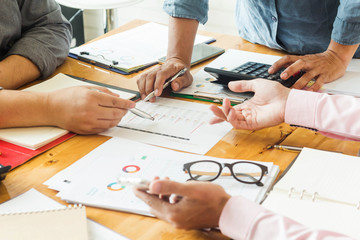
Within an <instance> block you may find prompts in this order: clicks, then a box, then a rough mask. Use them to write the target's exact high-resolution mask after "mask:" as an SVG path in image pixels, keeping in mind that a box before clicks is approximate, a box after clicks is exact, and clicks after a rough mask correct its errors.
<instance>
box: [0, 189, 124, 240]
mask: <svg viewBox="0 0 360 240" xmlns="http://www.w3.org/2000/svg"><path fill="white" fill-rule="evenodd" d="M64 208H66V206H64V205H62V204H60V203H58V202H56V201H54V200H52V199H51V198H49V197H47V196H45V195H43V194H42V193H40V192H38V191H37V190H35V189H30V190H29V191H27V192H25V193H23V194H21V195H19V196H17V197H15V198H13V199H11V200H9V201H7V202H4V203H2V204H0V214H1V213H19V212H33V211H52V210H56V209H64ZM40 227H41V226H40ZM19 228H20V226H19ZM87 229H88V236H89V240H126V239H128V238H126V237H124V236H122V235H120V234H118V233H116V232H114V231H113V230H111V229H108V228H107V227H104V226H102V225H100V224H98V223H96V222H94V221H92V220H90V219H87Z"/></svg>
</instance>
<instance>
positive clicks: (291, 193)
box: [288, 187, 360, 208]
mask: <svg viewBox="0 0 360 240" xmlns="http://www.w3.org/2000/svg"><path fill="white" fill-rule="evenodd" d="M294 191H295V188H293V187H292V188H290V190H289V193H288V197H289V198H291V197H292V195H293V193H294ZM305 193H306V190H305V189H303V190H302V191H301V192H300V197H299V198H300V200H302V199H303V198H304V196H305ZM318 196H319V193H318V192H314V193H313V194H312V195H311V201H312V202H315V200H316V199H317V197H318ZM359 208H360V202H359Z"/></svg>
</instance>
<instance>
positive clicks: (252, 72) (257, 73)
mask: <svg viewBox="0 0 360 240" xmlns="http://www.w3.org/2000/svg"><path fill="white" fill-rule="evenodd" d="M270 67H271V65H269V64H264V63H258V62H247V63H244V64H242V65H240V66H238V67H236V68H234V69H233V70H222V69H217V68H211V67H205V68H204V71H205V72H208V73H210V74H211V75H212V76H214V77H215V78H216V79H217V80H216V81H213V83H218V84H222V85H227V84H228V83H229V82H231V81H236V80H251V79H255V78H264V79H268V80H271V81H277V82H279V83H281V84H282V85H284V86H285V87H291V86H292V85H293V84H294V83H295V82H296V81H297V80H298V79H299V78H300V77H301V76H302V74H303V73H302V72H298V73H297V74H294V75H293V76H291V77H289V78H288V79H287V80H282V79H281V78H280V74H281V73H282V72H283V71H284V70H285V69H281V70H280V71H278V72H276V73H275V74H269V73H268V69H269V68H270Z"/></svg>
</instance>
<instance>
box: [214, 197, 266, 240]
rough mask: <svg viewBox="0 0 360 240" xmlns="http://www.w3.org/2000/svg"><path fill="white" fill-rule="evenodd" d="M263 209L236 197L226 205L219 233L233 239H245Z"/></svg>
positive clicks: (221, 217)
mask: <svg viewBox="0 0 360 240" xmlns="http://www.w3.org/2000/svg"><path fill="white" fill-rule="evenodd" d="M263 211H265V209H264V208H263V207H262V206H260V205H259V204H256V203H254V202H251V201H250V200H248V199H246V198H243V197H240V196H237V197H232V198H230V199H229V201H228V202H227V203H226V205H225V207H224V209H223V211H222V213H221V216H220V221H219V226H220V230H221V232H222V233H223V234H224V235H226V236H228V237H230V238H234V239H246V238H247V236H248V235H249V233H250V230H251V228H252V226H253V224H254V221H255V219H256V217H257V216H258V215H259V214H260V213H261V212H263Z"/></svg>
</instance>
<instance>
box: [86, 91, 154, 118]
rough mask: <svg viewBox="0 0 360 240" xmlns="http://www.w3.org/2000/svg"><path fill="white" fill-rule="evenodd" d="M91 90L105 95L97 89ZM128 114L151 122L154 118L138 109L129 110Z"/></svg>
mask: <svg viewBox="0 0 360 240" xmlns="http://www.w3.org/2000/svg"><path fill="white" fill-rule="evenodd" d="M91 90H93V91H96V92H100V93H105V92H103V91H101V90H99V89H97V88H91ZM129 111H130V112H132V113H133V114H135V115H136V116H138V117H142V118H145V119H150V120H151V121H154V120H155V118H153V117H152V116H151V115H150V114H148V113H147V112H144V111H142V110H140V109H138V108H130V109H129Z"/></svg>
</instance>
